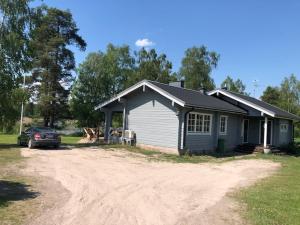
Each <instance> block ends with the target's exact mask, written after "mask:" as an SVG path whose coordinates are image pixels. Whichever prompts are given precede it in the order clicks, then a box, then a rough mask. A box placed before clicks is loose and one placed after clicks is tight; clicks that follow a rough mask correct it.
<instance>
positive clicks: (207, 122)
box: [203, 115, 210, 133]
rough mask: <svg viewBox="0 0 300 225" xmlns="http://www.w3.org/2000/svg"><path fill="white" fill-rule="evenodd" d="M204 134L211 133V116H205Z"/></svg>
mask: <svg viewBox="0 0 300 225" xmlns="http://www.w3.org/2000/svg"><path fill="white" fill-rule="evenodd" d="M203 132H204V133H209V132H210V116H209V115H205V116H204V126H203Z"/></svg>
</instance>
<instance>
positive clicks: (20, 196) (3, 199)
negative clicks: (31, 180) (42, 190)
mask: <svg viewBox="0 0 300 225" xmlns="http://www.w3.org/2000/svg"><path fill="white" fill-rule="evenodd" d="M29 189H30V185H27V184H24V183H21V182H14V181H7V180H0V207H7V206H8V205H9V203H10V202H12V201H21V200H27V199H33V198H36V197H38V196H39V192H35V191H31V190H29Z"/></svg>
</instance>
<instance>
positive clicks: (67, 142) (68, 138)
mask: <svg viewBox="0 0 300 225" xmlns="http://www.w3.org/2000/svg"><path fill="white" fill-rule="evenodd" d="M81 138H82V137H71V136H62V137H61V143H62V144H65V145H74V144H77V142H78V141H79V140H80V139H81Z"/></svg>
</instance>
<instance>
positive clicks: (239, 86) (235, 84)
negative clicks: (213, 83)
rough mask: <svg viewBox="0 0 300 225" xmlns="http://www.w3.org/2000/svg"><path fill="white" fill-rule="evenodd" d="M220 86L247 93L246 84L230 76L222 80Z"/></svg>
mask: <svg viewBox="0 0 300 225" xmlns="http://www.w3.org/2000/svg"><path fill="white" fill-rule="evenodd" d="M221 87H222V88H224V87H226V88H227V90H229V91H232V92H235V93H239V94H243V95H249V94H248V93H247V92H245V90H246V85H245V84H243V82H242V81H241V80H240V79H237V80H236V81H234V80H233V79H232V78H231V77H230V76H227V77H226V79H225V80H224V81H223V82H222V84H221Z"/></svg>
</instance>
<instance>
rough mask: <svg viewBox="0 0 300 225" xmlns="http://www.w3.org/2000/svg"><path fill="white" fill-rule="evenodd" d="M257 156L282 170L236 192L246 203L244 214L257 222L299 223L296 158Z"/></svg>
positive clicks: (299, 169)
mask: <svg viewBox="0 0 300 225" xmlns="http://www.w3.org/2000/svg"><path fill="white" fill-rule="evenodd" d="M260 158H265V159H270V160H273V161H275V162H280V163H281V165H282V169H281V170H280V171H279V172H278V173H276V174H275V175H273V176H271V177H269V178H267V179H264V180H263V181H261V182H259V183H257V184H256V185H254V186H251V187H249V188H247V189H244V190H242V191H240V192H239V193H238V194H237V195H236V197H238V199H239V200H240V201H242V202H243V203H246V206H247V210H246V211H245V212H244V216H245V217H246V218H247V219H248V220H249V221H251V222H252V224H257V225H262V224H263V225H299V224H300V179H299V177H300V158H299V157H293V156H274V155H261V156H260Z"/></svg>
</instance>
